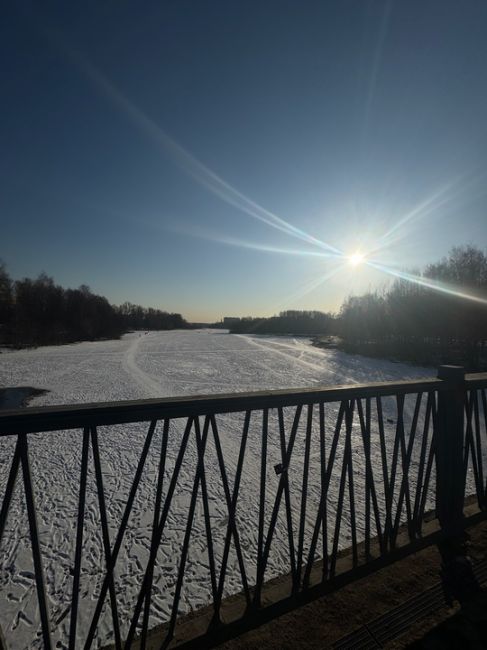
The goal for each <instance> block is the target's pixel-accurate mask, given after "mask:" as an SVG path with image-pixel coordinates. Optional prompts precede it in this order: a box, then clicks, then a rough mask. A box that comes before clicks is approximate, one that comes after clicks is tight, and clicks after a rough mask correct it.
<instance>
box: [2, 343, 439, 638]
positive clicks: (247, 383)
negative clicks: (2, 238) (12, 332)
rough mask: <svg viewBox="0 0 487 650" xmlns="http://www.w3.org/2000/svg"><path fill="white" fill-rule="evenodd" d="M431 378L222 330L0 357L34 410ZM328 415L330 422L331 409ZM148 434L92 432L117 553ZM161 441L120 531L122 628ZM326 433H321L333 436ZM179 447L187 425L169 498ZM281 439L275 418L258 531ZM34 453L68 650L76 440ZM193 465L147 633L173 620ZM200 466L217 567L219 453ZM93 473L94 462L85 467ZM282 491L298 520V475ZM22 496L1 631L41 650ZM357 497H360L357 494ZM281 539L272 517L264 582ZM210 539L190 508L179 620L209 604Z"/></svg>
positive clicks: (235, 421) (97, 555) (230, 422)
mask: <svg viewBox="0 0 487 650" xmlns="http://www.w3.org/2000/svg"><path fill="white" fill-rule="evenodd" d="M434 374H435V371H434V369H425V368H419V367H412V366H407V365H404V364H397V363H391V362H386V361H380V360H374V359H367V358H365V357H360V356H354V355H347V354H345V353H342V352H339V351H337V350H322V349H317V348H315V347H313V346H312V345H311V344H310V342H309V341H308V340H307V339H297V338H291V337H258V336H237V335H230V334H228V333H226V332H225V331H221V330H201V331H172V332H150V333H148V334H145V333H132V334H128V335H126V336H125V337H123V338H122V339H121V340H120V341H103V342H95V343H79V344H74V345H65V346H59V347H44V348H38V349H34V350H23V351H18V352H11V353H5V354H1V355H0V387H1V386H4V387H7V386H10V387H13V386H33V387H35V388H40V389H45V390H47V391H48V392H46V393H44V394H42V395H40V396H37V397H35V398H34V399H33V400H32V402H31V404H32V405H45V404H49V405H53V404H70V403H80V402H97V401H116V400H125V399H139V398H153V397H168V396H177V395H196V394H209V393H228V392H237V391H255V390H260V389H278V388H299V387H317V386H326V385H334V384H354V383H362V382H369V381H387V380H398V379H410V378H411V379H412V378H423V377H429V376H434ZM408 409H409V411H407V412H410V410H411V406H410V405H409V406H408ZM391 414H392V411H391ZM331 415H332V416H333V415H334V417H335V418H336V411H335V412H332V414H331ZM291 416H292V414H289V413H288V414H286V426H287V435H288V432H289V421H290V418H291ZM392 417H393V414H392ZM303 419H305V418H304V416H303ZM332 421H333V417H332V418H331V422H332ZM146 429H147V427H145V426H143V425H130V426H128V425H127V426H119V427H111V428H110V429H105V428H103V427H100V430H99V437H100V449H101V456H102V466H103V476H104V482H105V492H106V498H107V508H108V515H109V524H110V535H111V541H112V543H113V539H114V536H115V534H116V531H117V522H118V521H119V520H120V517H121V513H122V509H123V506H124V503H125V499H126V495H127V494H128V491H129V489H130V485H131V481H132V479H133V475H134V472H135V466H136V463H137V460H138V457H139V455H140V452H141V449H142V445H143V442H144V438H145V431H146ZM161 430H162V426H160V425H159V426H158V427H157V428H156V432H155V435H154V440H153V443H152V446H151V450H150V453H149V456H148V459H147V467H146V471H145V472H144V478H143V482H142V484H141V486H140V489H139V493H138V496H137V498H136V501H135V503H134V510H133V514H132V515H131V518H130V520H129V526H128V530H127V532H126V535H125V537H124V541H123V544H122V549H121V555H120V558H119V561H118V563H117V570H116V578H117V583H116V589H117V593H118V603H119V615H120V618H121V620H122V621H126V620H127V619H128V617H129V614H130V612H131V610H132V608H133V603H134V599H135V597H136V594H137V589H138V587H139V586H140V582H141V579H142V576H143V572H144V567H145V562H146V561H147V557H148V548H149V544H150V534H151V526H152V517H153V514H152V509H153V505H154V498H155V497H154V495H155V484H156V480H157V467H158V461H159V449H160V444H161V435H162V433H161ZM261 430H262V427H261V420H260V421H259V422H257V421H255V422H254V421H253V422H252V426H251V427H250V430H249V439H248V447H247V456H246V461H245V464H244V471H243V477H242V484H241V488H240V497H239V502H238V503H239V505H238V509H237V520H238V522H239V531H240V534H241V543H242V549H243V552H244V558H245V561H246V566H247V570H248V573H249V577H250V581H251V582H252V579H253V576H255V549H256V541H257V523H256V522H257V512H258V495H259V467H260V466H259V463H260V453H261V446H260V445H261ZM241 431H242V417H241V416H240V415H238V414H237V415H230V416H223V417H222V418H221V420H220V421H219V433H220V436H221V441H222V447H223V452H224V456H225V462H226V464H227V465H228V467H227V469H228V472H229V480H230V486H231V485H232V484H233V474H234V471H235V466H236V458H237V455H238V450H239V444H240V437H241ZM301 431H302V429H301V428H300V433H299V435H298V438H297V442H296V448H295V452H294V454H295V456H296V458H297V459H298V460H297V461H296V463H297V464H296V468H298V467H299V458H301V462H302V455H303V445H304V435H301ZM331 432H332V431H331V430H330V432H329V434H330V435H331ZM181 435H182V424H181V425H180V424H178V423H174V424H173V425H171V430H170V436H169V444H168V453H167V464H166V473H167V477H168V480H166V479H165V485H166V486H167V483H168V481H169V479H170V477H171V471H172V466H173V465H174V459H175V457H176V453H177V450H178V442H179V441H180V439H181ZM278 435H279V434H278V431H277V425H276V422H275V421H274V420H273V419H272V418H270V420H269V468H270V469H269V474H268V502H267V503H266V506H267V507H266V517H267V519H266V521H268V518H269V513H270V509H271V507H272V502H273V499H274V496H275V486H276V484H277V480H278V479H277V477H276V476H275V474H274V471H273V469H272V468H273V465H274V461H276V462H279V461H280V456H279V454H280V448H279V438H278ZM327 435H328V433H327ZM13 442H14V441H13V440H6V439H2V440H1V442H0V445H1V447H0V481H1V483H0V485H2V486H4V485H5V481H6V476H7V473H8V469H9V464H10V459H11V457H12V451H13ZM30 449H31V463H32V470H33V475H34V489H35V493H36V499H37V506H38V517H39V522H38V523H39V528H40V536H41V551H42V554H43V558H44V563H45V576H46V582H47V585H48V587H47V589H48V594H49V607H50V615H51V619H52V621H53V637H54V639H55V640H56V641H57V642H58V643H59V645H58V646H57V647H61V648H62V647H66V639H67V633H68V630H69V615H68V612H69V609H68V608H69V602H70V589H71V584H72V577H71V569H72V565H73V562H74V559H73V558H74V543H75V533H76V528H75V516H76V508H77V502H78V490H79V471H80V456H81V436H80V433H79V432H70V433H62V434H59V433H53V434H48V435H44V436H42V437H41V436H31V443H30ZM354 451H355V452H356V460H355V462H356V465H355V468H356V469H355V470H354V471H357V472H358V473H359V474H360V472H361V471H362V470H363V468H361V467H360V462H361V451H360V445H359V444H358V441H357V447H356V450H355V449H354ZM311 456H312V462H311V465H312V466H311V470H313V468H314V469H315V470H316V472H315V474H314V476H315V477H316V480H315V481H314V482H313V479H312V478H311V479H310V487H309V506H308V511H307V512H308V513H309V517H310V519H309V522H307V529H306V530H307V532H306V534H307V535H308V536H309V534H310V530H311V524H312V521H313V512H316V508H317V504H318V501H319V494H320V492H319V480H318V477H319V468H318V466H317V463H318V460H319V455H318V453H317V447H316V443H315V441H314V442H313V443H312V454H311ZM195 460H196V450H195V445H194V441H193V443H192V444H191V445H190V448H189V449H188V454H187V457H185V462H184V464H183V468H182V472H181V478H180V480H179V482H178V488H177V490H176V493H175V500H174V505H173V506H171V511H170V513H169V517H168V523H167V533H165V535H164V538H163V542H162V544H161V548H160V552H159V555H158V562H157V569H156V574H155V578H154V589H153V607H152V610H151V624H152V623H159V622H162V621H164V620H167V616H168V613H169V611H170V607H171V595H172V594H173V592H174V582H175V576H176V571H177V563H178V560H177V558H178V552H179V550H180V546H181V542H182V537H183V535H184V529H185V525H186V519H187V509H188V501H189V498H190V490H191V486H192V481H193V478H194V467H195ZM205 462H206V471H207V474H208V476H213V477H214V480H208V489H209V496H210V516H211V521H212V529H213V531H214V536H215V554H216V560H217V566H218V561H219V558H221V548H222V541H223V538H224V535H225V532H226V524H227V514H228V513H227V510H226V507H225V505H224V498H223V491H222V485H221V481H220V480H219V471H218V465H217V461H216V456H215V452H214V449H213V448H212V447H211V445H210V443H209V446H208V458H207V460H206V459H205ZM293 462H294V461H293ZM313 463H314V465H313ZM91 465H92V459H91V458H90V468H91ZM212 472H213V473H214V474H213V475H212ZM311 473H313V472H311ZM93 478H94V477H93V470H92V469H90V474H89V476H88V492H87V505H86V507H87V514H86V532H85V538H84V539H85V542H84V554H83V567H82V580H81V596H80V598H81V601H80V602H81V609H80V619H79V624H78V629H79V635H80V636H79V641H80V642H81V641H82V639H83V638H84V636H83V635H84V633H86V629H87V627H88V624H89V621H90V617H91V616H92V613H93V608H94V604H95V600H94V598H95V596H96V593H97V590H99V586H100V580H101V577H102V571H103V564H104V558H103V547H102V540H101V533H100V522H99V510H98V505H97V496H96V490H95V485H94V480H93ZM290 480H291V490H292V495H291V497H292V500H293V501H292V502H293V505H295V506H296V509H297V508H298V507H299V503H300V501H299V481H300V478H299V473H297V474H296V479H295V482H294V483H293V479H292V478H291V479H290ZM19 486H20V483H19V482H18V484H17V492H16V495H15V498H14V501H13V503H12V507H11V513H10V515H9V519H8V521H7V528H6V532H5V538H4V541H3V543H2V548H1V549H0V558H1V567H0V569H1V573H0V624H1V626H2V628H3V630H4V634H5V636H6V638H7V640H10V641H11V643H12V647H14V648H24V647H25V648H28V647H32V646H36V644H38V646H39V647H40V641H39V639H38V638H37V637H36V635H37V634H38V632H39V630H40V627H39V619H38V612H37V608H36V596H35V583H34V581H33V574H32V571H33V569H32V560H31V551H30V545H29V541H28V534H27V521H26V512H25V504H24V501H23V496H22V494H21V492H20V490H19ZM334 489H336V483H334V482H333V481H332V482H331V485H330V492H331V493H332V491H333V490H334ZM2 490H3V487H2ZM357 498H358V499H360V495H358V496H357ZM313 508H314V510H313ZM308 524H309V525H308ZM286 538H287V533H286V531H285V528H284V525H283V520H282V517H281V516H280V517H279V520H278V529H277V530H276V539H275V544H274V546H273V550H272V552H271V555H270V557H269V568H268V572H267V573H266V577H272V576H273V575H277V574H279V573H283V572H287V571H288V570H289V559H288V554H287V553H288V550H287V547H286V541H285V540H286ZM205 540H206V538H205V529H204V521H203V514H202V507H201V505H200V504H198V507H197V510H196V514H195V521H194V525H193V535H192V544H191V547H190V554H189V558H188V565H187V570H186V575H187V580H186V583H185V586H184V590H183V598H182V601H181V611H188V610H189V609H191V608H196V607H199V606H201V605H203V604H205V603H206V602H208V600H209V598H210V585H209V578H208V556H207V551H206V542H205ZM347 541H349V537H347V533H346V527H345V529H344V532H343V538H341V545H345V544H346V543H347ZM236 566H237V564H236V558H235V557H234V554H233V555H232V554H231V556H230V563H229V572H228V578H227V581H226V591H227V593H230V592H232V591H238V590H240V588H241V584H240V581H239V579H238V572H237V571H236ZM122 631H123V632H124V631H126V625H125V623H123V624H122ZM111 638H113V637H112V636H111V621H110V612H109V607H105V610H104V613H103V616H102V621H101V624H100V632H99V635H98V637H97V642H98V643H102V642H106V641H108V640H110V639H111ZM36 639H37V640H36Z"/></svg>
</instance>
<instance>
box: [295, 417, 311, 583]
mask: <svg viewBox="0 0 487 650" xmlns="http://www.w3.org/2000/svg"><path fill="white" fill-rule="evenodd" d="M307 410H308V413H307V418H306V438H305V448H304V461H303V480H302V483H301V513H300V516H299V537H298V554H297V565H296V573H297V578H298V580H297V583H298V584H297V587H298V589H299V587H300V586H301V571H302V565H303V553H304V531H305V524H306V500H307V496H308V475H309V458H310V453H311V428H312V426H313V405H312V404H308V409H307Z"/></svg>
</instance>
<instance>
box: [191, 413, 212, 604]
mask: <svg viewBox="0 0 487 650" xmlns="http://www.w3.org/2000/svg"><path fill="white" fill-rule="evenodd" d="M210 422H211V416H210ZM194 425H195V433H196V437H197V439H198V440H200V439H201V430H200V422H199V418H197V419H196V420H195V423H194ZM200 485H201V499H202V501H203V518H204V520H205V531H206V550H207V551H208V566H209V568H210V582H211V595H212V598H213V602H215V598H216V593H217V583H216V567H215V553H214V550H213V537H212V534H211V521H210V506H209V503H208V490H207V487H206V472H205V463H204V458H202V459H201V473H200Z"/></svg>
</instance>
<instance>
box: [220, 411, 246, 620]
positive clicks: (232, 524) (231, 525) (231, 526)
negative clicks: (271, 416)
mask: <svg viewBox="0 0 487 650" xmlns="http://www.w3.org/2000/svg"><path fill="white" fill-rule="evenodd" d="M250 416H251V411H246V413H245V420H244V426H243V432H242V439H241V441H240V451H239V455H238V461H237V471H236V472H235V481H234V484H233V494H232V500H231V503H230V507H229V512H228V524H227V532H226V535H225V544H224V547H223V557H222V563H221V569H220V578H219V581H218V591H217V597H216V599H215V602H214V605H213V606H214V612H215V613H214V617H213V621H212V623H213V624H217V623H219V622H220V608H221V602H222V597H223V588H224V585H225V575H226V570H227V564H228V556H229V553H230V543H231V540H232V536H234V537H235V539H238V531H237V526H236V521H235V513H236V510H237V501H238V494H239V490H240V480H241V476H242V468H243V463H244V459H245V449H246V446H247V438H248V433H249V425H250ZM235 543H237V542H235ZM238 543H239V542H238ZM242 561H243V559H242ZM240 574H241V578H242V586H243V590H244V594H245V598H246V601H247V607H249V606H250V593H249V586H248V582H247V576H246V573H245V569H244V571H243V572H242V570H240Z"/></svg>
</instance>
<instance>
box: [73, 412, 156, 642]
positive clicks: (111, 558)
mask: <svg viewBox="0 0 487 650" xmlns="http://www.w3.org/2000/svg"><path fill="white" fill-rule="evenodd" d="M156 424H157V421H156V420H153V421H152V422H151V423H150V425H149V430H148V432H147V436H146V438H145V442H144V446H143V448H142V452H141V454H140V458H139V462H138V463H137V469H136V472H135V476H134V480H133V482H132V486H131V488H130V492H129V495H128V498H127V503H126V504H125V510H124V513H123V516H122V520H121V522H120V527H119V529H118V533H117V536H116V538H115V543H114V545H113V549H112V550H110V544H109V537H108V535H107V540H108V547H107V548H108V555H107V568H106V573H105V577H104V579H103V583H102V587H101V590H100V595H99V597H98V602H97V604H96V608H95V613H94V615H93V618H92V621H91V625H90V629H89V632H88V636H87V641H86V643H87V647H89V646H90V644H91V643H92V642H93V639H94V636H95V633H96V627H97V625H98V620H99V618H100V615H101V612H102V609H103V605H104V604H105V598H106V595H107V590H108V589H109V590H110V599H112V596H111V592H112V587H111V586H110V585H111V584H114V583H113V575H114V571H115V565H116V563H117V558H118V554H119V552H120V547H121V545H122V541H123V537H124V535H125V530H126V528H127V524H128V520H129V517H130V513H131V512H132V506H133V503H134V500H135V495H136V494H137V489H138V487H139V483H140V479H141V477H142V472H143V470H144V466H145V461H146V459H147V454H148V453H149V448H150V446H151V442H152V437H153V435H154V431H155V428H156ZM95 434H96V430H95ZM92 440H93V431H92ZM95 440H96V450H95V446H94V447H93V457H94V459H95V474H96V476H97V485H98V476H99V477H100V482H99V487H98V494H99V495H100V494H101V495H102V500H103V503H104V492H103V483H102V479H101V465H100V467H99V470H97V463H98V464H99V463H100V460H99V458H100V456H99V450H98V437H97V434H96V437H95ZM97 458H98V460H96V459H97ZM103 507H104V506H103ZM101 509H102V503H101V501H100V517H102V515H101ZM103 516H104V517H105V520H106V514H105V515H103ZM102 530H103V519H102ZM106 530H107V533H108V525H107V526H106ZM113 590H114V587H113Z"/></svg>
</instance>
